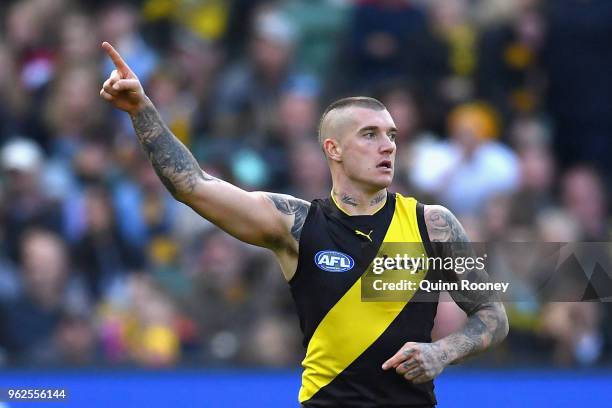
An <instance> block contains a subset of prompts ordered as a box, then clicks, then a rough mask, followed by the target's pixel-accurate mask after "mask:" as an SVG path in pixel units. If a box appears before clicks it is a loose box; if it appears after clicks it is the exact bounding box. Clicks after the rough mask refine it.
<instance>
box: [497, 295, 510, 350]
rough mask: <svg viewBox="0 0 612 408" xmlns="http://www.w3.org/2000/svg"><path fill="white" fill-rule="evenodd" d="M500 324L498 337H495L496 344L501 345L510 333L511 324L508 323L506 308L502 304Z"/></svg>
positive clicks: (499, 317) (499, 316)
mask: <svg viewBox="0 0 612 408" xmlns="http://www.w3.org/2000/svg"><path fill="white" fill-rule="evenodd" d="M500 306H501V307H500V308H499V315H498V322H499V326H498V328H497V333H496V334H497V335H496V336H495V337H494V339H495V340H496V341H495V343H501V342H502V341H504V339H505V338H506V337H507V336H508V332H509V331H510V324H509V323H508V315H507V314H506V310H505V308H504V306H503V305H502V304H501V303H500Z"/></svg>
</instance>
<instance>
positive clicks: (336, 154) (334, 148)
mask: <svg viewBox="0 0 612 408" xmlns="http://www.w3.org/2000/svg"><path fill="white" fill-rule="evenodd" d="M323 151H324V152H325V155H326V156H327V157H328V158H329V159H330V160H333V161H336V162H341V161H342V146H340V143H339V142H338V141H337V140H336V139H329V138H328V139H325V140H324V141H323Z"/></svg>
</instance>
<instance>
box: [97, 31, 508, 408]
mask: <svg viewBox="0 0 612 408" xmlns="http://www.w3.org/2000/svg"><path fill="white" fill-rule="evenodd" d="M102 47H103V48H104V49H105V50H106V52H107V53H108V55H109V56H110V58H111V59H112V60H113V62H114V64H115V66H116V68H117V69H116V70H114V71H113V72H112V73H111V75H110V77H109V78H108V79H107V80H106V81H105V82H104V85H103V88H102V90H101V91H100V95H101V96H102V97H103V98H104V99H106V100H107V101H109V102H110V103H112V104H113V105H114V106H115V107H117V108H119V109H122V110H124V111H126V112H127V113H129V115H130V117H131V119H132V123H133V125H134V130H135V132H136V136H137V138H138V140H139V142H140V143H141V145H142V146H143V148H144V151H145V152H146V154H147V156H148V158H149V160H150V161H151V164H152V165H153V167H154V168H155V171H156V172H157V174H158V175H159V178H160V179H161V181H162V182H163V183H164V185H165V186H166V187H167V188H168V190H169V191H170V192H171V193H172V195H173V196H174V197H175V198H176V199H177V200H180V201H182V202H183V203H185V204H187V205H189V206H190V207H191V208H193V209H194V210H195V211H197V212H198V213H199V214H201V215H202V216H203V217H205V218H206V219H208V220H210V221H212V222H213V223H215V224H216V225H218V226H219V227H220V228H222V229H223V230H225V231H226V232H228V233H230V234H231V235H233V236H235V237H237V238H238V239H240V240H242V241H245V242H248V243H250V244H253V245H258V246H262V247H266V248H269V249H270V250H272V251H273V252H274V253H275V255H276V257H277V258H278V261H279V263H280V265H281V269H282V271H283V274H284V276H285V278H286V279H287V281H288V282H289V285H290V287H291V291H292V295H293V297H294V300H295V302H296V305H297V308H298V313H299V316H300V324H301V328H302V331H303V332H304V344H305V345H306V348H307V350H306V358H305V359H304V362H303V366H304V373H303V378H302V388H301V390H300V395H299V400H300V402H301V403H302V405H303V406H305V407H318V406H351V407H358V406H364V407H366V406H367V407H375V406H380V407H391V406H397V407H399V406H432V405H434V404H435V403H436V401H435V397H434V395H433V382H432V380H433V378H434V377H436V376H437V375H438V374H440V372H441V371H442V370H443V369H444V368H445V367H446V366H447V365H448V364H451V363H453V362H457V361H459V360H461V359H463V358H465V357H467V356H468V355H470V354H473V353H476V352H478V351H481V350H484V349H486V348H487V347H490V346H491V345H493V344H496V343H498V342H500V341H501V340H502V339H503V338H504V337H505V336H506V334H507V331H508V323H507V319H506V314H505V311H504V308H503V306H502V305H501V304H500V303H498V302H490V301H482V302H481V301H478V299H479V297H478V296H476V295H471V294H469V293H465V294H463V295H464V296H458V298H457V299H459V301H458V304H459V305H460V306H461V307H462V308H463V309H464V310H465V311H466V312H467V314H468V316H469V319H468V321H467V323H466V325H465V327H464V328H463V329H462V330H460V331H458V332H456V333H453V334H450V335H449V336H447V337H444V338H442V339H440V340H438V341H436V342H434V343H431V336H430V332H431V328H432V327H433V319H434V317H435V312H436V303H433V302H429V303H427V302H410V301H409V300H410V299H407V300H408V301H404V303H403V304H402V303H401V302H364V301H362V300H361V279H360V277H361V276H362V274H363V273H364V271H365V270H370V265H371V263H372V259H373V258H374V256H375V255H380V256H382V255H383V254H382V253H381V252H380V251H381V249H380V248H382V246H383V244H392V243H402V242H415V243H417V244H418V245H419V246H420V247H421V248H424V247H427V248H430V251H429V252H431V242H430V241H433V242H455V241H457V242H459V245H457V246H454V245H450V246H443V247H442V248H447V249H445V251H449V252H448V253H447V254H446V255H448V256H455V255H462V254H463V255H465V250H466V248H465V245H466V244H465V242H466V241H467V237H466V235H465V232H464V231H463V228H462V227H461V225H460V224H459V222H458V221H457V220H456V218H455V217H454V216H453V215H452V214H451V213H450V212H449V211H448V210H447V209H445V208H443V207H440V206H423V205H421V204H417V203H416V201H415V200H414V199H412V198H405V197H402V196H401V195H399V194H390V193H388V192H387V187H388V186H389V185H390V184H391V181H392V178H393V168H394V159H395V142H394V138H395V134H396V132H397V130H396V129H395V125H394V123H393V119H392V118H391V116H390V115H389V112H388V111H387V110H386V109H385V108H384V106H383V105H382V104H381V103H380V102H378V101H377V100H375V99H371V98H363V97H360V98H348V99H343V100H340V101H337V102H335V103H334V104H332V105H331V106H330V107H329V108H328V109H327V110H326V112H325V113H324V114H323V117H322V120H321V124H320V132H319V133H320V135H319V141H320V143H321V146H322V148H323V151H324V152H325V155H326V157H327V160H328V163H329V166H330V170H331V174H332V181H333V189H332V195H331V198H330V199H326V200H314V201H313V202H312V203H311V204H309V203H308V202H306V201H303V200H300V199H297V198H294V197H291V196H287V195H282V194H273V193H265V192H246V191H243V190H241V189H239V188H237V187H235V186H233V185H231V184H229V183H226V182H224V181H222V180H219V179H216V178H214V177H211V176H210V175H208V174H206V173H205V172H203V171H202V170H201V169H200V167H199V165H198V163H197V161H196V160H195V159H194V157H193V156H192V155H191V154H190V152H189V151H188V150H187V148H186V147H185V146H184V145H182V144H181V143H180V142H179V141H178V140H177V139H176V138H175V137H174V136H173V135H172V133H171V132H170V131H169V130H168V128H167V127H166V126H165V125H164V123H163V122H162V120H161V119H160V116H159V114H158V113H157V111H156V110H155V107H154V106H153V104H152V103H151V101H150V100H149V99H148V98H147V97H146V95H145V94H144V91H143V89H142V86H141V85H140V82H139V81H138V78H137V77H136V76H135V75H134V73H133V72H132V71H131V70H130V68H129V67H128V66H127V65H126V64H125V62H124V61H123V60H122V58H121V56H120V55H119V54H118V53H117V52H116V51H115V50H114V48H113V47H112V46H111V45H110V44H108V43H106V42H105V43H103V44H102ZM453 251H456V253H452V252H453ZM429 252H428V253H429ZM384 255H385V256H386V254H384ZM313 260H314V262H313ZM330 272H342V273H330ZM480 278H482V277H478V276H477V277H476V279H480ZM451 279H452V277H451ZM406 340H409V341H408V342H406ZM394 353H395V354H394Z"/></svg>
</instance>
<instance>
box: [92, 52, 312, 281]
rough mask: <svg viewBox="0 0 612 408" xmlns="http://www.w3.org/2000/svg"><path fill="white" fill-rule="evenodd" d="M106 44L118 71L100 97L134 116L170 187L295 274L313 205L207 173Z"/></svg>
mask: <svg viewBox="0 0 612 408" xmlns="http://www.w3.org/2000/svg"><path fill="white" fill-rule="evenodd" d="M102 47H103V48H104V50H105V51H106V52H107V54H108V55H109V57H110V58H111V59H112V61H113V63H114V64H115V67H116V70H114V71H113V72H112V73H111V75H110V77H109V78H108V79H107V80H106V81H105V82H104V85H103V87H102V90H101V91H100V96H102V98H104V99H105V100H107V101H109V102H110V103H111V104H113V106H115V107H117V108H119V109H121V110H124V111H125V112H127V113H128V114H129V115H130V118H131V119H132V124H133V126H134V131H135V133H136V137H137V138H138V141H139V142H140V144H141V145H142V147H143V149H144V151H145V153H146V155H147V157H148V159H149V161H150V162H151V165H152V166H153V168H154V169H155V172H156V173H157V175H158V176H159V178H160V180H161V181H162V183H163V184H164V185H165V186H166V188H167V189H168V191H169V192H170V193H171V194H172V195H173V196H174V197H175V198H176V199H177V200H179V201H181V202H183V203H185V204H187V205H189V206H190V207H191V208H193V209H194V210H195V211H197V212H198V213H199V214H200V215H202V216H203V217H204V218H206V219H208V220H210V221H211V222H213V223H214V224H216V225H217V226H219V227H220V228H222V229H223V230H225V231H227V232H228V233H230V234H231V235H233V236H235V237H236V238H238V239H240V240H242V241H245V242H248V243H250V244H254V245H258V246H262V247H266V248H270V249H272V250H274V251H275V252H277V254H278V255H279V258H280V259H281V266H282V267H283V272H284V274H285V276H286V277H287V278H290V277H291V275H292V274H293V271H294V269H295V268H292V262H291V261H292V260H293V259H294V258H295V256H294V254H297V249H298V240H299V237H300V233H301V229H302V226H303V225H304V220H305V218H306V214H307V213H308V207H309V203H307V202H306V201H303V200H299V199H296V198H294V197H291V196H287V195H283V194H274V193H265V192H247V191H244V190H242V189H240V188H238V187H236V186H234V185H232V184H230V183H227V182H225V181H222V180H219V179H217V178H215V177H212V176H210V175H208V174H206V173H205V172H204V171H203V170H202V169H201V168H200V166H199V164H198V162H197V161H196V159H195V158H194V157H193V155H192V154H191V152H190V151H189V150H188V149H187V148H186V147H185V146H184V145H183V144H182V143H181V142H180V141H179V140H178V139H177V138H176V137H175V136H174V135H173V134H172V132H170V130H169V129H168V127H167V126H166V125H165V124H164V122H163V121H162V119H161V117H160V115H159V113H158V112H157V110H156V109H155V106H154V105H153V103H152V102H151V101H150V100H149V98H148V97H147V96H146V95H145V93H144V90H143V88H142V86H141V84H140V81H139V80H138V78H137V77H136V75H135V74H134V73H133V72H132V70H131V69H130V68H129V67H128V65H127V64H126V63H125V61H123V59H122V58H121V56H120V55H119V53H118V52H117V51H116V50H115V49H114V48H113V47H112V46H111V45H110V44H109V43H107V42H105V43H103V44H102ZM292 269H293V270H292Z"/></svg>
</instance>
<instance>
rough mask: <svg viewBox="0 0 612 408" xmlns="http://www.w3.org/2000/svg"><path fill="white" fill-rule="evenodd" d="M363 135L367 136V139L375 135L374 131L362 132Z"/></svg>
mask: <svg viewBox="0 0 612 408" xmlns="http://www.w3.org/2000/svg"><path fill="white" fill-rule="evenodd" d="M363 135H364V136H365V137H367V138H368V139H373V138H375V137H376V133H374V132H372V131H369V132H366V133H364V134H363Z"/></svg>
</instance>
